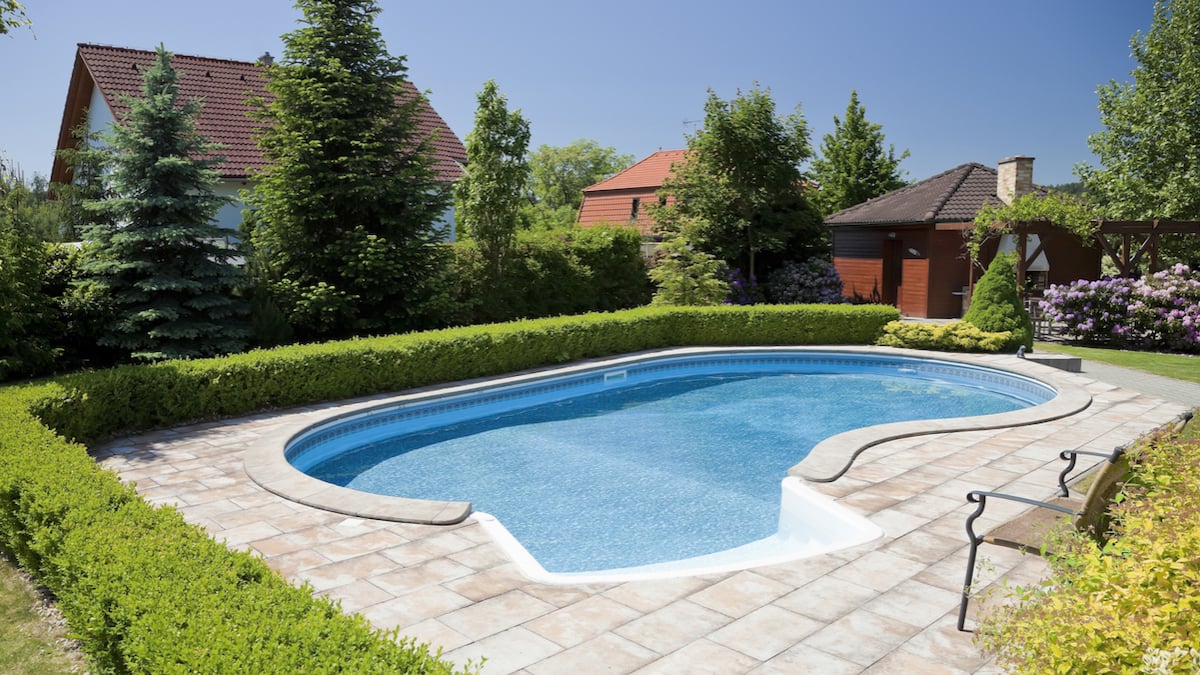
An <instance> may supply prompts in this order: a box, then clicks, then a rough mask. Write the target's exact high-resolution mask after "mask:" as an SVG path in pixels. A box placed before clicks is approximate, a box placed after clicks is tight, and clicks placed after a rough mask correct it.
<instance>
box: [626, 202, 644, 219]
mask: <svg viewBox="0 0 1200 675" xmlns="http://www.w3.org/2000/svg"><path fill="white" fill-rule="evenodd" d="M641 205H642V200H641V199H639V198H637V197H634V198H633V208H631V209H629V219H630V220H637V217H638V208H639V207H641Z"/></svg>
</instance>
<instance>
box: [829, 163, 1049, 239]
mask: <svg viewBox="0 0 1200 675" xmlns="http://www.w3.org/2000/svg"><path fill="white" fill-rule="evenodd" d="M1035 189H1036V190H1037V192H1038V193H1039V194H1045V192H1046V191H1045V189H1044V188H1040V187H1038V188H1035ZM999 201H1000V199H999V198H998V197H997V196H996V170H995V169H993V168H991V167H988V166H984V165H982V164H978V163H976V162H969V163H967V164H961V165H959V166H956V167H954V168H953V169H950V170H948V171H943V172H942V173H939V174H937V175H936V176H931V177H929V178H926V179H925V180H922V181H918V182H916V183H913V184H911V185H906V186H904V187H902V188H899V189H897V190H893V191H891V192H889V193H887V194H885V195H881V196H879V197H875V198H874V199H870V200H868V201H865V202H863V203H862V204H857V205H855V206H851V207H850V208H848V209H843V210H841V211H838V212H837V213H834V214H833V215H831V216H829V217H828V218H826V219H825V224H826V225H876V224H878V225H883V224H902V223H929V224H932V223H962V222H969V221H973V220H975V214H976V213H978V212H979V210H980V209H981V208H983V205H984V204H989V203H991V204H995V203H999Z"/></svg>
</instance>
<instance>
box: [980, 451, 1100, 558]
mask: <svg viewBox="0 0 1200 675" xmlns="http://www.w3.org/2000/svg"><path fill="white" fill-rule="evenodd" d="M1103 456H1105V457H1107V455H1103ZM988 497H993V498H996V499H1004V500H1007V501H1010V502H1019V503H1021V504H1028V505H1030V506H1037V507H1040V508H1044V509H1050V510H1052V511H1058V512H1060V513H1064V514H1066V515H1069V516H1075V515H1078V514H1079V511H1076V510H1075V509H1069V508H1067V507H1065V506H1062V505H1060V504H1051V503H1049V502H1043V501H1039V500H1037V499H1030V498H1029V497H1018V496H1017V495H1007V494H1004V493H1003V492H989V491H987V490H971V491H970V492H968V493H967V502H968V503H971V504H978V505H979V506H977V507H975V511H974V513H972V514H971V515H969V516H967V537H968V538H969V539H970V541H972V542H973V543H976V544H977V543H979V542H980V541H982V538H981V537H980V536H979V535H977V534H975V520H976V519H978V518H979V516H982V515H983V510H984V509H985V508H987V500H988Z"/></svg>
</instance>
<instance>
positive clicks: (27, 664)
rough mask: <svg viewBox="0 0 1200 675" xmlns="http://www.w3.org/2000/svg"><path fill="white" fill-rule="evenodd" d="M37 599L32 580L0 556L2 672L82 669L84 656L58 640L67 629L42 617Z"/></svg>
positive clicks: (44, 674) (46, 674)
mask: <svg viewBox="0 0 1200 675" xmlns="http://www.w3.org/2000/svg"><path fill="white" fill-rule="evenodd" d="M36 602H37V598H36V597H35V595H34V592H33V589H32V588H30V586H29V582H28V581H27V580H26V579H25V578H24V577H22V576H21V575H20V574H18V573H17V569H16V567H15V566H14V565H13V564H12V563H11V562H9V561H8V560H7V559H5V558H3V557H0V673H27V674H28V675H57V674H59V673H72V672H82V671H83V670H84V668H85V666H84V663H83V661H82V657H80V656H79V655H78V654H77V653H68V652H67V651H66V650H64V649H62V648H61V647H60V646H59V645H58V644H57V643H56V640H57V638H59V637H61V636H62V634H63V632H64V631H65V629H61V628H58V627H56V626H54V625H52V624H51V623H50V622H48V621H45V620H43V619H42V617H40V616H39V615H38V613H37V612H36V611H34V606H35V605H36Z"/></svg>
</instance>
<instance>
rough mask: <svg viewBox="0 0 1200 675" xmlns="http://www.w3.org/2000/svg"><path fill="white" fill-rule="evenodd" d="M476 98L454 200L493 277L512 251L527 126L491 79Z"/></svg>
mask: <svg viewBox="0 0 1200 675" xmlns="http://www.w3.org/2000/svg"><path fill="white" fill-rule="evenodd" d="M477 100H478V102H479V107H478V108H477V109H476V111H475V127H474V128H473V129H472V130H471V133H469V134H467V166H466V175H465V176H463V177H462V178H460V179H459V181H458V183H457V184H455V186H454V196H455V199H456V201H457V203H458V208H457V215H458V217H459V218H460V219H461V222H462V224H463V230H464V232H465V233H466V235H467V236H468V237H470V238H471V239H473V240H474V241H475V243H476V244H477V245H478V246H479V252H480V254H481V255H483V257H484V259H485V260H486V261H487V263H488V265H487V267H488V270H489V271H490V273H491V276H496V275H498V274H499V273H500V272H501V271H502V270H503V268H504V263H505V260H506V259H507V258H508V256H509V254H510V253H511V251H512V247H513V243H514V241H515V238H516V232H517V228H518V225H519V224H520V213H521V206H522V205H523V203H524V201H525V195H524V193H523V191H524V189H525V186H526V184H527V183H528V182H529V163H528V161H527V160H526V158H525V150H526V148H528V147H529V122H527V121H526V120H525V118H524V117H522V116H521V111H520V110H514V111H512V112H509V110H508V102H507V101H506V100H505V98H504V95H503V94H501V93H500V90H499V89H497V88H496V81H495V80H488V81H487V82H484V83H483V90H482V91H480V92H479V95H478V97H477Z"/></svg>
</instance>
